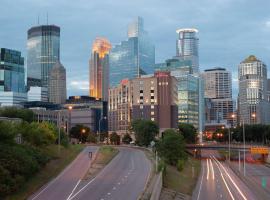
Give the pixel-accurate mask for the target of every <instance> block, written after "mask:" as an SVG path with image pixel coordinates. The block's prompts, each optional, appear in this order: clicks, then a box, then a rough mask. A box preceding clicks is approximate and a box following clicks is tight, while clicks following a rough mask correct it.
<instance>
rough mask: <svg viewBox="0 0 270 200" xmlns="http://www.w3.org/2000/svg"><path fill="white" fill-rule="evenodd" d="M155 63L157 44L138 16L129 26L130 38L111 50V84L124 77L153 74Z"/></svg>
mask: <svg viewBox="0 0 270 200" xmlns="http://www.w3.org/2000/svg"><path fill="white" fill-rule="evenodd" d="M154 65H155V46H154V45H153V44H152V42H151V40H150V38H149V36H148V33H147V31H145V30H144V23H143V19H142V18H141V17H138V18H137V19H136V20H135V21H134V22H132V23H131V24H129V26H128V39H127V40H125V41H122V42H121V43H120V44H117V45H115V46H114V47H113V48H112V50H111V51H110V86H111V87H113V86H116V85H118V84H119V83H120V81H121V80H123V79H133V78H136V77H139V76H141V75H145V74H152V73H153V72H154Z"/></svg>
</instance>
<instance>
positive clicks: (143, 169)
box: [30, 147, 151, 200]
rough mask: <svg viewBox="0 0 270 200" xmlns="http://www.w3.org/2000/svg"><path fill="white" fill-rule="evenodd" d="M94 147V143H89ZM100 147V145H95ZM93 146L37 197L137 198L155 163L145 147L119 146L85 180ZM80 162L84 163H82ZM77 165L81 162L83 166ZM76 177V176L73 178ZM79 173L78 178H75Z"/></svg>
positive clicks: (74, 199) (75, 199)
mask: <svg viewBox="0 0 270 200" xmlns="http://www.w3.org/2000/svg"><path fill="white" fill-rule="evenodd" d="M88 148H91V150H94V149H92V147H88ZM95 150H96V149H95ZM88 151H89V149H86V150H84V152H82V154H80V155H79V157H80V158H79V159H78V158H77V159H76V160H75V162H73V163H72V164H71V167H68V169H67V170H65V171H64V173H62V174H60V175H59V176H60V177H57V178H56V181H54V180H53V181H52V183H49V184H48V186H47V188H46V187H45V189H43V191H42V189H41V190H40V191H39V192H37V193H36V194H35V195H33V197H31V198H30V199H33V200H34V199H35V200H49V199H50V200H51V199H57V200H78V199H82V200H84V199H91V200H106V199H115V200H137V199H138V197H139V196H140V195H141V193H142V192H143V190H144V187H145V185H146V183H147V180H148V177H149V175H150V171H151V163H150V161H149V160H148V159H147V158H146V156H145V154H144V153H143V152H142V151H141V150H137V149H133V148H125V147H119V153H118V155H117V156H116V157H115V158H114V159H113V160H112V161H111V162H110V163H109V164H108V165H107V166H106V167H105V168H104V169H103V170H102V171H101V172H100V173H99V174H98V175H97V176H96V177H95V178H94V179H91V180H87V181H84V180H81V177H80V175H79V174H84V173H82V172H83V171H84V166H85V165H88V164H89V163H88V162H82V161H81V159H84V157H85V156H87V155H85V154H87V152H88ZM79 163H80V164H79ZM73 165H76V166H77V165H78V166H80V167H79V168H77V167H73ZM72 177H74V179H72ZM75 177H76V178H75Z"/></svg>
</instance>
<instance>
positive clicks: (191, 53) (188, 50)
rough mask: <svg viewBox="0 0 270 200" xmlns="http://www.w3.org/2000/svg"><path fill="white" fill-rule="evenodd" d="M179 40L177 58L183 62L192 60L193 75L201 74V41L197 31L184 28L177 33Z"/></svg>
mask: <svg viewBox="0 0 270 200" xmlns="http://www.w3.org/2000/svg"><path fill="white" fill-rule="evenodd" d="M176 33H177V34H178V39H177V41H176V56H177V57H179V58H181V59H182V60H191V62H192V73H195V74H196V73H198V72H199V51H198V46H199V39H198V38H197V36H196V34H197V33H198V30H197V29H193V28H184V29H178V30H177V31H176Z"/></svg>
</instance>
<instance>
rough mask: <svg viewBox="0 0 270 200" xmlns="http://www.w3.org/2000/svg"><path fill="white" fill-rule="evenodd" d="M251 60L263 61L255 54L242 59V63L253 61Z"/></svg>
mask: <svg viewBox="0 0 270 200" xmlns="http://www.w3.org/2000/svg"><path fill="white" fill-rule="evenodd" d="M251 62H261V61H260V60H258V59H257V58H256V56H254V55H250V56H249V57H247V58H246V59H245V60H244V61H242V62H241V63H251Z"/></svg>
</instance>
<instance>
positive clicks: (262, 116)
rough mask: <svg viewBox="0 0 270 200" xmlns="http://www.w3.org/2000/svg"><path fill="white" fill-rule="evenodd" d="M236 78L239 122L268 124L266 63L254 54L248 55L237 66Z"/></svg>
mask: <svg viewBox="0 0 270 200" xmlns="http://www.w3.org/2000/svg"><path fill="white" fill-rule="evenodd" d="M238 80H239V94H238V106H239V107H238V113H239V122H240V123H243V122H244V123H246V124H256V123H259V124H269V123H270V116H269V115H270V110H269V105H270V104H269V101H267V67H266V65H265V64H264V63H263V62H262V61H260V60H258V59H257V58H256V57H255V56H253V55H251V56H249V57H248V58H246V59H245V60H244V61H242V62H241V63H240V64H239V66H238Z"/></svg>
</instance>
